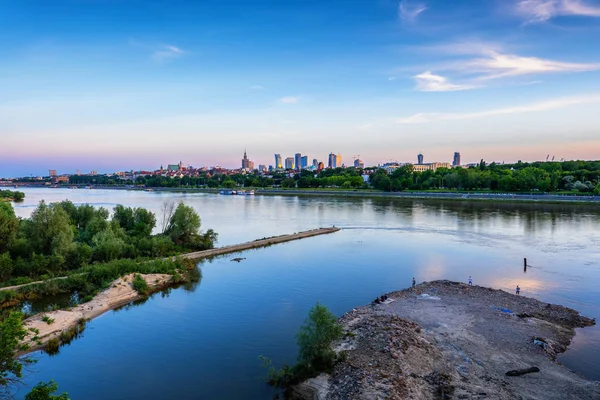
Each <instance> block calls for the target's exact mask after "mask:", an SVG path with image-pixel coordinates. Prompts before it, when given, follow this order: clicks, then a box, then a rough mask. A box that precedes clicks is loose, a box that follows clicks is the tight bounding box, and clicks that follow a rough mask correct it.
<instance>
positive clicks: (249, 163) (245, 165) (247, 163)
mask: <svg viewBox="0 0 600 400" xmlns="http://www.w3.org/2000/svg"><path fill="white" fill-rule="evenodd" d="M242 169H254V163H253V162H252V161H250V160H249V159H248V155H247V154H246V150H244V158H242Z"/></svg>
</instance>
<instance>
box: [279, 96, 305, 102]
mask: <svg viewBox="0 0 600 400" xmlns="http://www.w3.org/2000/svg"><path fill="white" fill-rule="evenodd" d="M299 101H300V98H299V97H294V96H285V97H282V98H280V99H279V102H280V103H283V104H296V103H298V102H299Z"/></svg>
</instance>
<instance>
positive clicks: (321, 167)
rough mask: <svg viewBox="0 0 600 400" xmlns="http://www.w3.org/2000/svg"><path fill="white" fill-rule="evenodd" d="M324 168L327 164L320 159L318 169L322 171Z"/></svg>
mask: <svg viewBox="0 0 600 400" xmlns="http://www.w3.org/2000/svg"><path fill="white" fill-rule="evenodd" d="M324 169H325V164H323V161H320V162H319V163H318V164H317V171H322V170H324Z"/></svg>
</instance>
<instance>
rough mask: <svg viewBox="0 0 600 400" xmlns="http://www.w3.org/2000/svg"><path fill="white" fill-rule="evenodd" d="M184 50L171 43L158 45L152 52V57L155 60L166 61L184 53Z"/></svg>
mask: <svg viewBox="0 0 600 400" xmlns="http://www.w3.org/2000/svg"><path fill="white" fill-rule="evenodd" d="M185 54H186V52H185V51H183V50H182V49H180V48H179V47H176V46H172V45H164V46H160V48H158V49H157V50H155V51H154V53H152V59H153V60H156V61H168V60H172V59H174V58H179V57H181V56H183V55H185Z"/></svg>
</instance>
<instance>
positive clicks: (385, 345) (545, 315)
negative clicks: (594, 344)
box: [290, 281, 600, 400]
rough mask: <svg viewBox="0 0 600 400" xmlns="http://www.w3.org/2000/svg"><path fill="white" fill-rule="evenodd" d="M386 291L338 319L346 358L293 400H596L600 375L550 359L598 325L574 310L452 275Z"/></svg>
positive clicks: (338, 346)
mask: <svg viewBox="0 0 600 400" xmlns="http://www.w3.org/2000/svg"><path fill="white" fill-rule="evenodd" d="M387 296H388V300H387V301H385V302H383V303H379V304H378V303H372V304H370V305H368V306H364V307H360V308H356V309H354V310H352V311H350V312H349V313H347V314H345V315H344V316H342V317H341V318H340V322H341V323H342V324H343V326H344V328H345V332H346V335H345V337H344V339H343V340H342V341H340V342H339V343H337V344H336V350H337V351H341V350H345V351H346V352H347V358H346V361H344V362H341V363H339V364H338V365H337V366H336V367H335V368H334V370H333V372H332V374H331V375H325V374H323V375H320V376H319V377H317V378H314V379H311V380H309V381H307V382H305V383H303V384H301V385H299V386H298V387H296V388H294V389H293V390H292V391H291V393H290V397H291V398H301V399H330V400H333V399H415V400H418V399H498V400H505V399H539V400H548V399H584V400H585V399H590V400H592V399H600V382H596V381H589V380H586V379H584V378H582V377H581V376H579V375H577V374H575V373H573V372H571V371H570V370H568V369H567V368H565V367H564V366H562V365H560V364H558V363H557V362H556V361H555V358H556V354H557V353H560V352H563V351H565V350H566V348H567V346H568V345H569V344H570V342H571V339H572V337H573V336H574V335H575V328H580V327H585V326H590V325H594V324H595V321H594V320H592V319H589V318H586V317H583V316H581V315H579V313H578V312H577V311H575V310H572V309H569V308H566V307H562V306H559V305H553V304H548V303H544V302H541V301H538V300H535V299H532V298H527V297H522V296H515V295H513V294H510V293H506V292H504V291H501V290H494V289H489V288H484V287H479V286H468V285H465V284H462V283H456V282H449V281H435V282H426V283H423V284H421V285H418V286H416V287H415V288H411V289H406V290H402V291H399V292H393V293H388V294H387Z"/></svg>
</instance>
